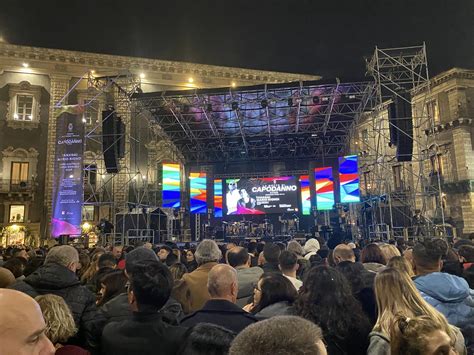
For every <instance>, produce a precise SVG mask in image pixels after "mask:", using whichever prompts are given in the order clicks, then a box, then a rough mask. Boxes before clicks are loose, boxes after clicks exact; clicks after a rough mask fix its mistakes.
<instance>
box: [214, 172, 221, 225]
mask: <svg viewBox="0 0 474 355" xmlns="http://www.w3.org/2000/svg"><path fill="white" fill-rule="evenodd" d="M214 217H216V218H220V217H222V179H214Z"/></svg>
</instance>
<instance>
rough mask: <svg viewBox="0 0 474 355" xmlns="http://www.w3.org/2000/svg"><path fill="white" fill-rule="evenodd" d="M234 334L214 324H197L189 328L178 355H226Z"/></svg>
mask: <svg viewBox="0 0 474 355" xmlns="http://www.w3.org/2000/svg"><path fill="white" fill-rule="evenodd" d="M234 337H235V333H234V332H232V331H230V330H228V329H226V328H224V327H221V326H218V325H216V324H209V323H199V324H196V325H195V326H194V327H191V328H189V329H188V330H187V331H186V333H185V335H184V340H183V345H182V346H181V349H180V351H179V352H178V353H179V354H180V355H227V354H228V353H229V348H230V344H231V343H232V340H234Z"/></svg>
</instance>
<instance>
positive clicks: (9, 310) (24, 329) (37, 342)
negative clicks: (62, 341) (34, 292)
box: [0, 289, 56, 355]
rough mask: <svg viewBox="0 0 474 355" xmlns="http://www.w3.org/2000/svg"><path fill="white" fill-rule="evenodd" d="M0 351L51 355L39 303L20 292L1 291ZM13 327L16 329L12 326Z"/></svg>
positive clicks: (51, 347) (51, 350) (52, 347)
mask: <svg viewBox="0 0 474 355" xmlns="http://www.w3.org/2000/svg"><path fill="white" fill-rule="evenodd" d="M0 309H1V310H2V311H1V312H0V339H1V345H0V351H1V352H2V354H15V355H32V354H34V355H52V354H54V353H55V351H56V349H55V348H54V345H53V344H52V343H51V341H50V340H49V339H48V337H47V336H46V334H45V332H46V330H47V325H46V323H45V321H44V318H43V314H42V313H41V308H40V307H39V305H38V303H37V302H36V301H35V300H34V299H33V298H31V297H30V296H28V295H27V294H25V293H23V292H19V291H14V290H8V289H0ZM13 325H14V326H13Z"/></svg>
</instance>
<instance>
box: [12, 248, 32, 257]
mask: <svg viewBox="0 0 474 355" xmlns="http://www.w3.org/2000/svg"><path fill="white" fill-rule="evenodd" d="M12 256H13V257H14V258H23V259H25V260H28V259H29V258H30V256H29V255H28V252H27V251H26V250H25V249H23V248H13V250H12Z"/></svg>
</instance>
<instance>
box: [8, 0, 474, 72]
mask: <svg viewBox="0 0 474 355" xmlns="http://www.w3.org/2000/svg"><path fill="white" fill-rule="evenodd" d="M0 35H1V36H3V38H4V39H5V40H6V41H8V42H9V43H14V44H22V45H32V46H39V47H50V48H62V49H70V50H82V51H90V52H98V53H110V54H120V55H130V56H142V57H151V58H159V59H171V60H180V61H189V62H195V63H205V64H215V65H227V66H235V67H247V68H255V69H267V70H278V71H287V72H296V73H308V74H319V75H323V76H325V77H327V78H331V77H335V76H338V77H339V78H341V79H342V80H346V81H347V80H358V79H362V78H363V77H364V73H365V64H364V59H363V57H364V56H370V55H371V53H372V52H373V49H374V46H375V45H378V46H379V47H382V48H384V47H395V46H396V47H399V46H410V45H418V44H422V42H423V41H425V42H426V44H427V46H428V61H429V67H430V72H431V75H435V74H437V73H439V72H441V71H443V70H446V69H449V68H451V67H454V66H458V67H465V68H474V0H459V1H458V0H446V1H439V0H428V1H427V0H410V1H405V0H403V1H402V0H398V1H384V0H374V1H368V0H352V1H346V0H344V1H342V0H341V1H337V0H327V1H320V0H286V1H280V0H275V1H266V0H265V1H263V0H262V1H259V0H253V1H247V0H234V1H228V0H221V1H201V0H194V1H170V0H168V1H157V0H149V1H138V0H135V1H130V0H128V1H122V0H114V1H109V0H93V1H91V0H82V1H75V0H69V1H64V0H61V1H38V0H37V1H32V0H31V1H30V0H24V1H20V0H2V2H1V8H0Z"/></svg>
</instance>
